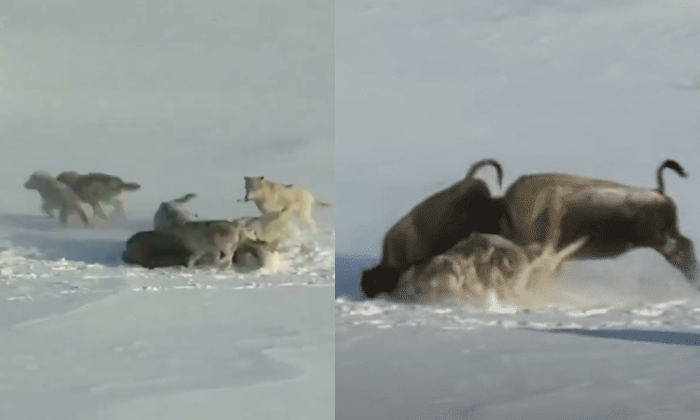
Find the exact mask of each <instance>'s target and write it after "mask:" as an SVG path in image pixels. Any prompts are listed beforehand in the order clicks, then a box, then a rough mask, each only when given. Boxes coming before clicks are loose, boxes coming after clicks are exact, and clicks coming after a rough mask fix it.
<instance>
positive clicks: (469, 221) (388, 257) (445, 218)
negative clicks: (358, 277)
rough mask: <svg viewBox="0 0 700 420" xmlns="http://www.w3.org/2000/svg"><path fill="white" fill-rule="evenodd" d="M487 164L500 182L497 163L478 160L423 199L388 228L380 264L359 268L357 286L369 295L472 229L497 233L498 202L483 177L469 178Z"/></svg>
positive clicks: (387, 288) (389, 288) (392, 285)
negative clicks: (446, 185) (456, 179)
mask: <svg viewBox="0 0 700 420" xmlns="http://www.w3.org/2000/svg"><path fill="white" fill-rule="evenodd" d="M487 165H491V166H493V167H494V168H496V171H497V173H498V184H499V185H501V183H502V181H503V170H502V169H501V165H500V164H499V163H498V162H496V161H495V160H493V159H484V160H481V161H479V162H476V163H474V164H473V165H472V167H471V168H470V169H469V171H468V172H467V175H466V176H465V177H464V178H463V179H462V180H460V181H459V182H457V183H455V184H453V185H451V186H450V187H448V188H446V189H444V190H442V191H439V192H437V193H435V194H433V195H431V196H430V197H428V198H426V199H425V200H423V201H422V202H421V203H419V204H418V205H417V206H415V207H413V209H411V211H410V212H408V213H407V214H406V215H405V216H403V217H402V218H401V220H399V221H398V222H397V223H396V224H395V225H394V226H392V227H391V228H390V229H389V231H388V232H387V233H386V235H385V236H384V243H383V246H382V257H381V260H380V261H379V264H377V265H376V266H375V267H373V268H370V269H367V270H364V271H363V272H362V281H361V285H362V290H363V291H364V293H365V294H366V295H367V296H368V297H370V298H372V297H375V296H376V295H377V294H379V293H382V292H390V291H392V290H393V289H394V288H395V287H396V283H397V282H398V280H399V275H400V274H401V273H402V272H403V271H405V270H407V269H408V268H409V267H411V266H412V265H414V264H417V263H420V262H425V261H427V260H428V259H430V258H431V257H433V256H435V255H440V254H442V253H443V252H445V251H447V250H448V249H450V248H452V247H453V246H454V245H455V244H456V243H457V242H459V241H460V240H462V239H465V238H467V237H469V235H470V234H471V233H472V232H481V233H493V234H498V233H500V230H501V229H500V221H501V219H502V213H503V205H502V202H501V201H500V200H494V199H493V197H492V196H491V192H490V191H489V188H488V186H487V185H486V183H485V182H484V181H483V180H481V179H478V178H474V174H475V173H476V172H477V171H478V170H479V169H480V168H482V167H484V166H487Z"/></svg>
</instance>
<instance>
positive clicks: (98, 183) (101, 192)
mask: <svg viewBox="0 0 700 420" xmlns="http://www.w3.org/2000/svg"><path fill="white" fill-rule="evenodd" d="M57 179H58V180H59V181H61V182H63V183H65V184H67V185H69V186H70V187H71V188H72V189H73V191H74V192H75V193H76V194H77V195H78V197H80V199H81V200H82V201H83V202H85V203H88V204H89V205H90V206H91V207H92V210H93V213H94V214H95V215H96V216H98V217H100V218H101V219H103V220H109V219H110V217H111V216H119V217H122V218H125V217H126V213H125V211H124V197H123V193H124V192H125V191H136V190H139V189H140V188H141V186H140V185H139V184H137V183H135V182H125V181H124V180H123V179H121V178H120V177H118V176H116V175H108V174H104V173H101V172H90V173H88V174H85V175H81V174H79V173H77V172H74V171H65V172H61V173H60V174H59V175H58V177H57ZM100 203H107V204H110V205H112V206H113V207H114V211H113V212H112V215H110V217H108V216H107V215H106V214H105V212H104V210H103V209H102V206H101V205H100Z"/></svg>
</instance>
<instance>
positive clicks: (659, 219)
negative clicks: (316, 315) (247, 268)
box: [335, 0, 700, 420]
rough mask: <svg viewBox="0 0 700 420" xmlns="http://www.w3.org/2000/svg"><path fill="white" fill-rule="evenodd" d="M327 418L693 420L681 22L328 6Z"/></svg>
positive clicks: (511, 4) (695, 72)
mask: <svg viewBox="0 0 700 420" xmlns="http://www.w3.org/2000/svg"><path fill="white" fill-rule="evenodd" d="M335 24H336V25H335V31H336V35H335V36H336V38H335V40H336V44H335V56H336V61H335V66H336V67H335V68H336V78H335V92H336V100H335V112H336V120H335V128H336V147H335V150H336V167H335V170H336V191H337V194H336V197H337V198H336V202H337V203H338V205H337V211H338V219H337V224H338V226H337V230H338V235H337V237H336V244H335V245H336V248H337V249H336V251H337V253H336V279H335V281H336V294H335V321H336V342H335V343H336V359H335V360H336V391H335V392H336V400H335V402H336V419H337V420H360V419H362V420H364V419H373V420H385V419H386V420H430V419H435V420H447V419H479V420H487V419H488V420H503V419H537V420H547V419H555V420H556V419H560V420H564V419H567V420H568V419H600V420H603V419H695V418H698V417H699V415H700V414H698V413H700V402H698V398H697V397H698V393H699V392H700V364H698V363H697V360H698V356H699V353H698V346H700V290H699V287H700V285H699V283H698V277H699V273H698V263H697V251H696V249H695V247H694V245H693V244H694V243H697V242H698V241H699V240H700V211H698V208H700V140H699V138H698V135H699V133H700V120H699V119H698V115H700V54H698V46H700V31H699V30H698V28H700V5H698V4H697V2H668V1H661V0H645V1H617V2H610V1H602V0H594V1H590V0H588V1H584V0H572V1H558V2H551V1H538V0H534V1H530V0H527V1H523V0H517V1H516V0H505V1H498V2H495V1H481V0H462V1H450V0H433V1H419V0H402V1H394V0H378V1H376V0H373V1H369V0H368V1H365V0H361V1H356V0H337V1H336V21H335Z"/></svg>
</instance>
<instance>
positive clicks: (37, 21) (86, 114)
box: [0, 0, 335, 420]
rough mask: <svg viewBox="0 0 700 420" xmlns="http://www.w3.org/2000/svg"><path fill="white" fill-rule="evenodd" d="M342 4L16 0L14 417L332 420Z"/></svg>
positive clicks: (10, 215)
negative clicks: (337, 13)
mask: <svg viewBox="0 0 700 420" xmlns="http://www.w3.org/2000/svg"><path fill="white" fill-rule="evenodd" d="M334 51H335V49H334V2H333V0H294V1H291V2H280V1H276V0H236V1H233V2H231V1H225V0H201V1H191V0H168V1H164V0H154V1H137V0H125V1H119V2H113V1H111V2H110V1H106V0H65V1H62V2H52V1H46V0H23V1H13V0H0V144H2V146H3V152H2V153H1V154H0V168H2V177H0V194H2V197H3V199H2V200H0V341H1V342H2V343H3V346H2V348H0V419H15V420H25V419H53V420H81V419H84V420H88V419H90V420H95V419H98V420H122V419H130V420H146V419H148V420H151V419H169V420H179V419H182V420H184V419H207V420H219V419H221V420H223V419H226V420H230V419H256V420H257V419H274V418H279V419H282V418H283V419H304V420H309V419H319V420H325V419H330V418H333V416H334V413H335V325H334V324H335V312H334V307H333V301H334V298H333V296H334V288H335V207H334V203H335V169H334V166H335V139H334V134H335V133H334V119H335V111H334V97H335V91H334V72H335V70H334V59H335V57H334Z"/></svg>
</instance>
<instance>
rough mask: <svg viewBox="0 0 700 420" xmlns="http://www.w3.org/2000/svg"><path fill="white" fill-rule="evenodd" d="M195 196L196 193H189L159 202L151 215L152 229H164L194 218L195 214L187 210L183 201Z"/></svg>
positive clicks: (185, 201)
mask: <svg viewBox="0 0 700 420" xmlns="http://www.w3.org/2000/svg"><path fill="white" fill-rule="evenodd" d="M195 197H197V194H195V193H189V194H185V195H183V196H182V197H178V198H175V199H173V200H170V201H164V202H162V203H160V205H159V206H158V210H156V213H155V214H154V215H153V229H154V230H165V229H168V228H170V227H173V226H177V225H181V224H183V223H185V222H190V221H192V220H195V219H196V218H197V214H196V213H192V212H191V211H189V210H187V209H186V208H185V206H184V204H185V203H187V202H189V201H190V200H192V199H193V198H195Z"/></svg>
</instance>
